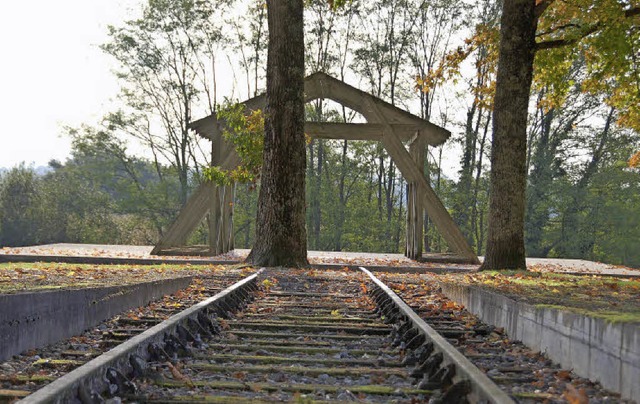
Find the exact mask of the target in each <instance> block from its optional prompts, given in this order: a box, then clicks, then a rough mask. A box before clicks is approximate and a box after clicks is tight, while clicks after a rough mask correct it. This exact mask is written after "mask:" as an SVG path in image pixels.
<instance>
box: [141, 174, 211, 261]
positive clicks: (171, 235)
mask: <svg viewBox="0 0 640 404" xmlns="http://www.w3.org/2000/svg"><path fill="white" fill-rule="evenodd" d="M212 186H213V185H212V184H208V183H202V184H200V186H199V187H198V188H197V189H196V190H195V191H194V192H193V194H191V196H190V197H189V199H187V203H185V205H184V207H183V208H182V210H180V213H179V214H178V217H177V218H176V220H175V221H174V222H173V223H172V224H171V226H170V227H169V230H167V232H166V233H165V234H164V236H162V238H161V239H160V241H158V244H156V246H155V247H154V248H153V250H152V251H151V254H152V255H157V254H158V253H159V252H160V251H161V250H162V249H163V248H167V247H177V246H180V245H183V244H184V243H185V241H186V239H187V238H188V237H189V235H190V234H191V232H192V231H193V230H194V229H195V228H196V226H198V225H199V224H200V222H202V220H203V219H204V217H205V215H206V214H207V212H208V211H209V209H210V206H209V204H210V198H211V192H212V190H211V187H212Z"/></svg>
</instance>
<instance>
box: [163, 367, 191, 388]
mask: <svg viewBox="0 0 640 404" xmlns="http://www.w3.org/2000/svg"><path fill="white" fill-rule="evenodd" d="M165 365H167V367H168V368H169V371H170V372H171V375H172V376H173V378H174V379H175V380H179V381H181V382H183V383H184V384H186V385H187V386H189V387H195V385H194V384H193V382H192V381H191V379H189V378H188V377H187V376H185V375H183V374H182V373H180V370H179V369H178V368H177V367H176V366H174V365H173V364H172V363H171V362H165Z"/></svg>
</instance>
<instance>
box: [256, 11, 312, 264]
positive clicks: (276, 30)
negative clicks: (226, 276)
mask: <svg viewBox="0 0 640 404" xmlns="http://www.w3.org/2000/svg"><path fill="white" fill-rule="evenodd" d="M302 10H303V2H302V0H267V18H268V24H269V47H268V54H267V97H266V110H265V112H266V114H265V124H264V126H265V134H264V153H263V157H264V162H263V166H262V177H261V187H260V196H259V200H258V214H257V219H256V238H255V244H254V246H253V249H252V250H251V253H250V254H249V257H248V258H247V261H248V262H251V263H252V264H254V265H262V266H288V267H299V266H305V265H308V261H307V234H306V229H305V188H304V186H305V164H306V155H305V154H306V153H305V152H306V150H305V140H304V96H303V92H304V31H303V12H302Z"/></svg>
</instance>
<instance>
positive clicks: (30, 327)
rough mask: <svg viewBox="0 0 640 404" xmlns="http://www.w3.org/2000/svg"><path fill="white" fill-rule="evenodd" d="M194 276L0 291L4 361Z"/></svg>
mask: <svg viewBox="0 0 640 404" xmlns="http://www.w3.org/2000/svg"><path fill="white" fill-rule="evenodd" d="M191 280H192V277H191V276H185V277H180V278H172V279H164V280H160V281H151V282H142V283H136V284H133V285H125V286H109V287H98V288H85V289H73V290H55V291H47V292H34V293H18V294H7V295H1V296H0V361H2V360H6V359H8V358H10V357H11V356H13V355H16V354H19V353H21V352H24V351H26V350H29V349H34V348H39V347H42V346H46V345H48V344H52V343H55V342H58V341H61V340H63V339H65V338H70V337H72V336H74V335H78V334H81V333H82V332H84V331H85V330H86V329H88V328H90V327H93V326H95V325H97V324H99V323H100V322H102V321H104V320H106V319H108V318H111V317H113V316H114V315H116V314H118V313H121V312H123V311H125V310H128V309H131V308H134V307H139V306H142V305H145V304H147V303H149V302H150V301H152V300H156V299H158V298H160V297H162V296H164V295H168V294H171V293H174V292H175V291H177V290H179V289H184V288H186V287H187V286H189V284H190V283H191Z"/></svg>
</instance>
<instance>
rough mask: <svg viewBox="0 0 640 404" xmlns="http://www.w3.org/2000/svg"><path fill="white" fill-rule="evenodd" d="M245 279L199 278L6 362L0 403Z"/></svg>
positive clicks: (0, 374) (228, 274)
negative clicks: (144, 303)
mask: <svg viewBox="0 0 640 404" xmlns="http://www.w3.org/2000/svg"><path fill="white" fill-rule="evenodd" d="M252 272H254V271H252ZM245 277H246V273H245V274H244V275H243V274H242V272H241V271H238V270H225V271H221V272H220V273H219V274H213V275H205V276H196V277H195V278H194V280H193V281H192V284H191V285H190V286H189V287H188V288H187V289H184V290H179V291H177V292H176V293H174V294H173V295H169V296H165V297H164V298H162V299H160V300H158V301H155V302H152V303H150V304H148V305H146V306H143V307H138V308H135V309H132V310H128V311H126V312H124V313H122V314H120V315H118V316H115V317H113V318H111V319H109V320H107V321H105V322H103V323H101V324H99V325H97V326H95V327H92V328H91V329H89V330H87V331H86V332H84V333H83V334H81V335H78V336H76V337H73V338H70V339H68V340H65V341H61V342H59V343H56V344H53V345H50V346H47V347H43V348H39V349H33V350H30V351H28V352H26V353H23V354H22V355H18V356H16V357H14V358H13V359H11V360H8V361H5V362H3V363H2V364H0V403H8V402H14V401H15V399H16V398H21V397H24V396H26V395H28V394H30V393H32V392H33V391H35V390H37V389H39V388H41V387H43V386H45V385H46V384H48V383H50V382H52V381H53V380H56V379H58V378H60V377H62V376H63V375H64V374H66V373H68V372H70V371H72V370H74V369H76V368H78V367H80V366H82V365H84V364H85V363H87V362H89V361H90V360H92V359H94V358H95V357H97V356H100V355H101V354H103V353H105V352H107V351H108V350H110V349H111V348H114V347H116V346H118V345H120V344H121V343H123V341H126V340H128V339H130V338H132V337H133V336H135V335H137V334H140V333H142V332H144V331H145V330H146V329H148V328H149V327H151V326H153V325H155V324H159V323H161V322H162V321H164V320H166V319H168V318H169V317H170V316H172V315H174V314H177V313H179V312H181V311H182V310H184V309H186V308H188V307H190V306H192V305H194V304H197V303H199V302H200V301H202V300H204V299H205V297H209V296H211V295H214V294H216V293H217V292H220V291H221V290H223V289H224V288H226V287H228V286H229V285H232V284H234V283H236V282H238V281H239V280H241V279H243V278H245ZM43 332H45V331H43Z"/></svg>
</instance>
